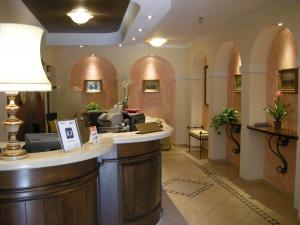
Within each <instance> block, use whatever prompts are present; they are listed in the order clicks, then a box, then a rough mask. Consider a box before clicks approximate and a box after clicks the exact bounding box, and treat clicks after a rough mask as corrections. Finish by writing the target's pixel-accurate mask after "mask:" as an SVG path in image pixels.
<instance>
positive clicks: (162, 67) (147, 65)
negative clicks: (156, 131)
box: [129, 56, 175, 125]
mask: <svg viewBox="0 0 300 225" xmlns="http://www.w3.org/2000/svg"><path fill="white" fill-rule="evenodd" d="M130 78H131V87H130V90H129V107H130V108H139V109H141V110H142V111H143V112H144V113H145V114H146V115H149V116H152V117H160V118H163V119H165V120H166V122H167V123H168V124H170V125H173V124H174V93H175V92H174V78H175V70H174V68H173V66H172V65H171V64H170V63H169V62H168V61H167V60H165V59H163V58H162V57H159V56H146V57H143V58H141V59H139V60H138V61H137V62H135V63H134V64H133V66H132V68H131V70H130ZM144 80H159V86H160V87H159V92H156V93H151V92H144V90H143V82H144Z"/></svg>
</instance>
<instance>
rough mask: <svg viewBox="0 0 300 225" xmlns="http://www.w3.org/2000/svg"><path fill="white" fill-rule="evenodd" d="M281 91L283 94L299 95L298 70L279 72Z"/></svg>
mask: <svg viewBox="0 0 300 225" xmlns="http://www.w3.org/2000/svg"><path fill="white" fill-rule="evenodd" d="M278 80H279V82H278V84H279V90H280V91H281V92H283V93H298V68H291V69H284V70H279V71H278Z"/></svg>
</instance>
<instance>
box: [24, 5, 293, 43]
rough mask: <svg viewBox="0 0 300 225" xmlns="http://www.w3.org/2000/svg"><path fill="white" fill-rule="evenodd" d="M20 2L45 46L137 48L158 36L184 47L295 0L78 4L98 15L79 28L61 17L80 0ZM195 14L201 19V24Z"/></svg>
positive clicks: (65, 17) (66, 18) (64, 17)
mask: <svg viewBox="0 0 300 225" xmlns="http://www.w3.org/2000/svg"><path fill="white" fill-rule="evenodd" d="M22 1H23V2H24V3H25V5H26V6H28V8H29V9H30V11H31V12H32V13H33V14H34V15H35V17H37V18H38V19H39V20H40V22H41V24H43V26H44V27H45V28H46V29H47V30H48V32H49V33H48V34H47V43H48V44H49V45H114V44H119V43H122V44H123V45H136V44H142V43H145V41H146V40H147V39H149V38H151V37H156V36H161V37H165V38H167V39H168V44H171V45H180V46H186V45H187V44H189V43H190V42H192V41H193V40H194V39H196V38H199V37H201V36H203V35H207V34H209V33H212V32H216V31H218V30H220V29H223V28H224V27H226V26H229V25H230V24H232V23H236V22H240V21H243V20H246V19H249V18H251V17H254V16H256V15H259V14H262V13H264V12H266V11H268V10H272V9H275V8H280V7H282V6H284V5H286V4H290V3H292V2H295V1H297V0H152V1H151V0H81V1H84V2H86V3H87V4H90V6H89V7H91V10H92V11H93V13H95V14H96V15H97V16H95V18H93V19H91V20H90V21H89V22H88V23H87V24H86V25H84V26H78V25H77V24H72V22H71V20H70V19H69V18H68V17H67V16H66V15H64V13H68V12H69V11H70V10H71V9H72V8H73V7H74V6H75V5H76V4H78V2H80V1H79V0H43V3H41V0H22ZM125 9H126V12H125ZM148 15H151V16H152V19H151V20H149V19H147V16H148ZM199 16H203V17H204V20H203V23H199V21H198V18H199ZM51 18H52V19H51ZM59 19H61V20H62V21H58V20H59ZM49 21H50V22H49ZM51 21H52V22H51ZM120 21H121V22H120ZM274 22H276V21H274ZM139 28H142V29H143V31H141V32H140V31H138V29H139ZM70 32H71V33H70ZM133 37H134V38H135V40H132V38H133Z"/></svg>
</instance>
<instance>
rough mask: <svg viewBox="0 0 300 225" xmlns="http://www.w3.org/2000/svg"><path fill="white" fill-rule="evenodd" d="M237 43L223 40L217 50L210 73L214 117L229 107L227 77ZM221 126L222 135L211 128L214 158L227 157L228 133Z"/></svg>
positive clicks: (210, 102)
mask: <svg viewBox="0 0 300 225" xmlns="http://www.w3.org/2000/svg"><path fill="white" fill-rule="evenodd" d="M234 47H235V44H234V43H233V42H232V41H225V42H223V43H222V44H221V45H220V47H219V48H218V50H217V53H216V58H215V63H214V65H213V67H212V71H211V73H209V81H210V84H209V90H210V92H209V117H210V118H212V117H213V116H215V115H216V114H218V113H220V111H221V110H223V109H224V107H227V89H228V87H227V82H228V81H227V79H228V68H229V62H230V57H231V54H232V51H233V49H234ZM224 128H225V127H222V128H221V135H219V134H217V132H215V131H213V130H212V129H211V130H210V136H209V152H208V157H209V158H210V159H213V160H221V159H222V160H223V159H226V139H227V138H226V133H225V129H224Z"/></svg>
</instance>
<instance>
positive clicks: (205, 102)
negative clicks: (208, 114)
mask: <svg viewBox="0 0 300 225" xmlns="http://www.w3.org/2000/svg"><path fill="white" fill-rule="evenodd" d="M207 70H208V66H207V65H205V66H204V104H205V105H208V97H207V87H208V79H207Z"/></svg>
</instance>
